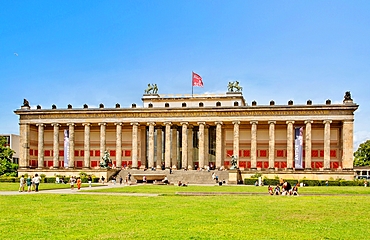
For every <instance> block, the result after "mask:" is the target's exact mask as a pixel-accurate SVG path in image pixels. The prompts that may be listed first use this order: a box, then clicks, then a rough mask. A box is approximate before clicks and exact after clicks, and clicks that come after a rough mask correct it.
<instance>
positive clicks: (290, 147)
mask: <svg viewBox="0 0 370 240" xmlns="http://www.w3.org/2000/svg"><path fill="white" fill-rule="evenodd" d="M286 124H288V128H287V136H286V139H287V168H288V169H293V160H294V147H293V139H294V138H293V134H294V131H293V124H294V121H286Z"/></svg>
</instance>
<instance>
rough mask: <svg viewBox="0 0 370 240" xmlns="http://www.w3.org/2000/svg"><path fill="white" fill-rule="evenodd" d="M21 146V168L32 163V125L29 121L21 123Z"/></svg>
mask: <svg viewBox="0 0 370 240" xmlns="http://www.w3.org/2000/svg"><path fill="white" fill-rule="evenodd" d="M19 133H20V135H21V136H20V148H19V168H26V167H27V166H29V165H30V125H29V124H28V123H20V124H19Z"/></svg>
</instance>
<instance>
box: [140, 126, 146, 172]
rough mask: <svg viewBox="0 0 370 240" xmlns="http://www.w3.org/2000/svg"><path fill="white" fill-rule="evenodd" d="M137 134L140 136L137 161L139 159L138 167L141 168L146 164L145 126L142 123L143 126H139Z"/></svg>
mask: <svg viewBox="0 0 370 240" xmlns="http://www.w3.org/2000/svg"><path fill="white" fill-rule="evenodd" d="M138 136H139V138H140V141H139V142H140V148H139V149H140V150H139V153H138V161H139V160H140V161H141V164H140V169H143V168H145V167H147V166H148V164H147V158H146V156H147V149H146V146H147V141H146V137H147V136H146V126H144V125H143V126H140V127H139V132H138ZM138 164H139V163H138Z"/></svg>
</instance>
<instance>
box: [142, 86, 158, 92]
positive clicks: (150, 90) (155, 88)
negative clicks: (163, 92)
mask: <svg viewBox="0 0 370 240" xmlns="http://www.w3.org/2000/svg"><path fill="white" fill-rule="evenodd" d="M144 93H145V94H157V93H158V86H157V84H151V85H150V83H148V87H147V89H145V90H144Z"/></svg>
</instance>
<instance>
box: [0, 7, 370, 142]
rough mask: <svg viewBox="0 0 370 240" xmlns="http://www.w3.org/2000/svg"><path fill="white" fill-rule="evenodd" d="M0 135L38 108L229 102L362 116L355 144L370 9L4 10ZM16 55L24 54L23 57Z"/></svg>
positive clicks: (369, 58) (367, 70) (366, 128)
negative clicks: (194, 77) (341, 110)
mask: <svg viewBox="0 0 370 240" xmlns="http://www.w3.org/2000/svg"><path fill="white" fill-rule="evenodd" d="M0 6H1V8H0V23H1V24H0V46H1V47H0V80H1V90H0V91H1V93H0V133H16V134H18V133H19V127H18V117H17V116H16V115H15V114H14V113H13V111H14V110H15V109H18V108H20V106H21V105H22V103H23V98H26V99H28V100H29V102H30V104H31V106H32V107H35V106H36V105H38V104H39V105H41V106H42V107H43V108H51V105H52V104H56V105H57V107H58V108H66V107H67V105H68V104H72V105H73V107H82V105H83V104H85V103H87V104H88V105H89V106H90V107H93V106H98V105H99V103H104V105H105V106H106V107H114V105H115V104H116V103H120V104H121V106H122V107H129V106H130V105H131V104H132V103H136V104H138V105H141V97H142V94H143V93H144V90H145V88H146V86H147V84H148V83H157V84H158V88H159V91H158V93H160V94H174V93H184V94H187V93H188V94H190V93H191V72H192V71H195V72H197V73H199V74H200V75H201V76H202V77H203V81H204V88H199V87H198V88H194V93H197V94H198V93H206V92H210V93H224V92H226V90H227V83H228V82H229V81H235V80H238V81H239V82H240V85H241V86H242V87H243V89H244V90H243V95H244V97H245V99H246V101H247V102H248V103H250V102H251V101H253V100H256V101H257V102H258V104H268V103H269V101H270V100H275V102H276V104H286V103H287V102H288V101H289V100H293V101H294V103H295V104H299V103H301V104H305V103H306V101H307V100H308V99H311V100H312V101H313V103H314V104H315V103H316V104H318V103H324V102H325V100H326V99H331V100H332V102H333V103H341V102H342V100H343V96H344V93H345V91H351V93H352V98H353V99H354V101H355V102H356V103H358V104H359V105H360V108H359V109H358V110H357V111H356V113H355V119H356V120H355V144H356V145H357V144H358V143H360V142H363V141H364V140H366V139H370V124H369V123H370V121H369V120H370V118H369V116H370V105H369V104H370V94H369V77H370V1H339V0H335V1H321V0H320V1H245V0H241V1H238V0H233V1H217V0H212V1H210V0H209V1H207V0H194V1H193V0H186V1H185V0H183V1H174V0H168V1H162V0H156V1H149V0H146V1H142V0H132V1H124V0H120V1H65V0H64V1H41V0H38V1H8V0H0ZM14 53H17V54H18V56H17V55H16V54H14Z"/></svg>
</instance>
